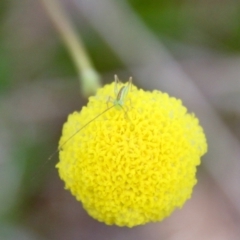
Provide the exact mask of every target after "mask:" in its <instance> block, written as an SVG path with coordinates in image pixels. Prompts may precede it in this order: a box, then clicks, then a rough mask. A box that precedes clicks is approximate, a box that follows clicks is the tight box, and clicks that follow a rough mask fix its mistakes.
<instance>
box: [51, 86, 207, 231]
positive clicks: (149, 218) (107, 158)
mask: <svg viewBox="0 0 240 240" xmlns="http://www.w3.org/2000/svg"><path fill="white" fill-rule="evenodd" d="M116 84H117V85H120V86H118V89H120V87H123V86H127V89H128V90H129V91H128V93H127V95H126V96H125V97H124V98H123V99H122V100H123V106H122V107H115V106H113V104H114V101H113V100H107V99H109V96H110V97H111V98H112V99H116V96H115V94H114V89H116ZM111 106H113V107H111ZM107 108H109V110H107V111H105V110H106V109H107ZM104 111H105V112H104ZM102 112H104V113H102ZM101 113H102V114H101ZM93 119H94V120H93ZM59 151H60V153H59V155H60V161H59V163H58V164H57V166H56V167H57V168H58V171H59V175H60V178H61V179H62V180H63V181H64V182H65V188H66V189H68V190H70V191H71V193H72V194H73V195H74V196H75V197H76V199H77V200H79V201H81V202H82V204H83V207H84V208H85V209H86V211H87V212H88V213H89V215H91V216H92V217H93V218H95V219H97V220H98V221H101V222H105V223H106V224H108V225H112V224H116V225H118V226H128V227H133V226H136V225H141V224H145V223H147V222H156V221H161V220H162V219H164V218H165V217H167V216H169V215H170V214H171V213H172V212H173V211H174V209H176V208H181V207H182V206H183V204H184V203H185V202H186V200H187V199H189V198H190V197H191V194H192V189H193V187H194V185H195V184H196V182H197V180H196V176H195V175H196V167H197V166H198V165H199V164H200V157H201V156H202V155H204V154H205V153H206V151H207V143H206V138H205V134H204V132H203V129H202V127H201V126H200V125H199V121H198V119H197V118H196V117H195V116H194V114H189V113H187V109H186V108H185V107H184V106H183V105H182V102H181V100H179V99H176V98H174V97H170V96H169V95H168V94H167V93H162V92H160V91H156V90H155V91H153V92H149V91H144V90H142V89H138V88H137V87H135V86H134V85H132V86H129V85H126V84H122V83H116V82H115V83H112V84H109V85H105V86H104V87H103V88H100V89H99V90H98V92H97V94H96V95H95V96H93V97H90V98H89V102H88V104H87V106H86V107H83V108H82V110H81V111H80V112H74V113H72V114H70V115H69V117H68V120H67V122H66V123H65V124H64V126H63V132H62V137H61V139H60V142H59Z"/></svg>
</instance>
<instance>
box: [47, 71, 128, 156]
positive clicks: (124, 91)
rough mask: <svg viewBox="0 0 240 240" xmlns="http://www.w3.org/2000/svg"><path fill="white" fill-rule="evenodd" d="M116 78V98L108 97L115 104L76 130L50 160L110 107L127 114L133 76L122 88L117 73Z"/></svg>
mask: <svg viewBox="0 0 240 240" xmlns="http://www.w3.org/2000/svg"><path fill="white" fill-rule="evenodd" d="M114 80H115V86H114V93H115V96H116V98H115V99H114V98H112V97H110V96H109V97H108V100H107V105H108V103H109V102H111V103H112V104H113V105H112V106H110V107H108V108H107V109H105V110H104V111H103V112H101V113H99V114H98V115H97V116H96V117H94V118H93V119H91V120H90V121H88V122H87V123H86V124H84V125H83V126H82V127H81V128H79V129H78V130H77V131H75V132H74V133H73V134H72V135H71V136H70V137H69V138H68V139H67V140H66V141H65V142H63V143H62V144H61V145H60V146H59V148H58V149H56V151H55V152H54V153H53V154H52V155H51V156H50V157H49V158H48V160H51V159H52V158H53V156H54V155H55V154H56V153H58V152H59V150H60V149H61V148H62V147H63V146H64V145H65V144H66V143H67V142H68V141H70V140H71V139H72V138H73V137H74V136H75V135H76V134H78V133H79V132H80V131H81V130H83V129H84V128H85V127H87V126H88V125H89V124H91V123H92V122H93V121H95V120H96V119H97V118H99V117H100V116H102V115H103V114H104V113H106V112H107V111H109V110H110V109H112V108H114V107H116V108H121V109H122V110H123V111H124V113H125V114H127V112H126V110H125V109H124V104H125V101H126V97H127V95H128V93H129V91H130V89H131V86H132V77H130V78H129V80H128V83H127V85H124V86H122V87H121V88H120V89H118V84H119V83H120V80H119V79H118V77H117V75H115V76H114Z"/></svg>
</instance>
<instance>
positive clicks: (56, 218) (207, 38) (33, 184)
mask: <svg viewBox="0 0 240 240" xmlns="http://www.w3.org/2000/svg"><path fill="white" fill-rule="evenodd" d="M49 2H51V1H50V0H49ZM61 3H62V5H63V8H64V9H65V10H66V12H67V14H68V15H69V17H70V19H71V21H72V22H73V24H74V25H75V30H76V33H77V34H81V37H82V40H83V42H84V44H85V47H86V49H87V51H88V53H89V55H90V59H91V61H92V63H93V64H94V66H95V68H96V70H97V71H98V73H99V74H100V76H101V81H102V84H105V83H107V82H111V81H112V80H113V75H114V74H118V76H119V78H120V79H122V80H123V81H125V80H127V79H128V78H129V76H133V81H134V84H135V85H137V86H139V87H141V88H144V89H146V90H153V89H158V90H160V91H163V92H168V93H169V94H171V95H173V96H176V97H179V98H181V99H182V100H183V103H184V105H186V106H187V107H188V108H189V110H190V111H191V112H194V113H195V114H196V115H197V116H198V117H199V119H200V122H201V124H202V126H203V127H204V129H205V132H206V135H207V139H208V144H209V151H208V153H207V154H206V156H204V157H203V159H202V162H203V164H202V165H201V166H200V167H199V169H198V170H199V171H198V184H197V186H196V187H195V189H194V193H193V197H192V199H191V200H189V201H188V202H187V203H186V204H185V206H184V207H183V208H182V209H181V210H176V211H175V212H174V214H173V215H172V216H170V217H169V218H167V219H165V220H164V221H163V222H160V223H150V224H147V225H145V226H139V227H135V228H132V229H128V228H119V227H115V226H106V225H104V224H103V223H99V222H97V221H95V220H93V219H91V218H90V217H89V216H88V215H87V213H86V212H85V211H84V210H83V209H82V206H81V204H80V203H78V202H77V201H76V200H75V198H74V197H72V196H71V195H70V193H69V192H67V191H65V190H64V186H63V182H61V180H60V179H59V177H58V174H57V171H56V169H55V164H56V162H57V161H58V156H57V155H56V156H55V157H53V158H52V159H51V161H47V159H48V157H49V156H50V155H51V154H52V152H54V151H55V150H56V148H57V146H58V140H59V137H60V135H61V128H62V125H63V123H64V122H65V121H66V118H67V115H68V114H69V113H71V112H73V111H75V110H77V111H79V110H80V109H81V107H82V106H83V105H85V104H86V102H87V98H86V97H84V96H83V95H82V92H81V89H82V85H81V84H79V79H78V72H77V70H76V67H75V65H74V63H73V61H72V58H71V56H70V54H69V52H68V50H67V48H66V46H65V44H64V42H63V41H62V38H61V36H60V35H59V32H58V31H57V29H56V27H55V25H54V24H53V22H52V21H51V18H50V17H49V14H48V13H47V11H46V9H45V8H44V5H43V2H42V1H41V0H39V1H31V0H22V1H14V0H1V2H0V114H1V117H0V239H3V240H11V239H12V240H15V239H17V240H21V239H23V240H28V239H52V240H54V239H58V240H64V239H71V240H75V239H76V240H77V239H81V240H85V239H86V240H87V239H90V240H92V239H94V240H105V239H106V240H107V239H110V240H111V239H112V240H115V239H116V240H123V239H124V240H126V239H127V240H132V239H140V240H141V239H148V240H158V239H159V240H163V239H164V240H165V239H166V240H172V239H178V240H181V239H184V240H186V239H197V240H198V239H199V240H200V239H218V240H219V239H220V240H221V239H228V240H232V239H236V240H237V239H240V233H239V226H240V187H239V184H240V143H239V139H240V2H239V1H237V0H211V1H210V0H208V1H207V0H201V1H200V0H195V1H193V0H185V1H184V0H182V1H179V0H178V1H177V0H172V1H159V0H152V1H144V0H128V1H127V0H126V1H117V0H112V1H111V0H98V1H94V0H61Z"/></svg>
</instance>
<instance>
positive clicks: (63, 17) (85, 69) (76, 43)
mask: <svg viewBox="0 0 240 240" xmlns="http://www.w3.org/2000/svg"><path fill="white" fill-rule="evenodd" d="M42 2H43V4H44V6H45V8H46V10H47V12H48V14H49V16H50V17H51V19H52V21H53V23H54V25H55V27H56V28H57V29H58V31H59V33H60V34H61V37H62V39H63V41H64V42H65V44H66V46H67V48H68V50H69V52H70V54H71V56H72V58H73V61H74V63H75V65H76V68H77V71H78V74H79V77H80V80H81V81H82V82H81V83H80V85H81V86H82V93H83V94H84V95H85V96H87V95H89V94H90V93H93V92H95V91H96V89H97V88H98V87H99V85H100V77H99V75H98V73H97V71H96V70H95V69H94V67H93V65H92V63H91V60H90V58H89V57H88V54H87V51H86V50H85V47H84V44H83V42H82V40H81V38H80V35H77V34H76V30H75V28H74V26H73V24H72V23H71V21H70V19H69V18H68V16H67V14H66V12H65V11H64V9H63V8H62V6H61V5H60V3H59V1H58V0H42Z"/></svg>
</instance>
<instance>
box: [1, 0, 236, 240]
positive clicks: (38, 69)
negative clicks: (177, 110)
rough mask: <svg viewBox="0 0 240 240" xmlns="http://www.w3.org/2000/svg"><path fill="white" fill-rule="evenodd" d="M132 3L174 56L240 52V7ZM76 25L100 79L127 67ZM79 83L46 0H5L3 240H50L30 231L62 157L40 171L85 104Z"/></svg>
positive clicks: (225, 3) (225, 1)
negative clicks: (193, 50)
mask: <svg viewBox="0 0 240 240" xmlns="http://www.w3.org/2000/svg"><path fill="white" fill-rule="evenodd" d="M128 2H129V3H130V4H131V6H132V8H133V9H134V10H135V11H136V13H137V14H139V15H140V16H141V18H142V19H143V21H144V22H145V24H146V25H147V26H148V28H149V29H151V30H152V31H153V32H154V33H155V34H156V36H157V37H158V38H159V39H160V40H161V41H163V42H164V44H166V46H167V47H168V48H169V49H170V50H171V51H172V53H173V54H175V52H174V51H175V50H176V46H174V47H173V45H174V44H180V45H185V46H189V47H193V46H194V47H199V48H205V49H208V50H209V51H215V52H218V53H223V54H226V55H231V54H233V55H237V54H239V51H240V24H239V23H240V2H239V1H233V0H230V1H229V0H222V1H221V0H219V1H207V0H205V1H200V0H199V1H179V0H174V1H173V0H171V1H159V0H153V1H150V2H149V1H144V0H129V1H128ZM75 24H76V25H77V26H78V27H79V32H81V35H82V37H83V40H84V43H85V44H86V48H87V50H88V51H89V55H90V57H91V59H92V61H93V63H94V65H95V67H96V69H97V70H98V71H99V72H100V74H101V75H108V74H109V75H113V73H115V72H116V71H117V70H119V69H123V68H124V67H123V66H124V65H123V63H122V62H121V61H120V60H119V58H118V56H116V55H115V54H114V53H113V51H112V50H111V49H110V47H109V46H108V45H107V44H106V43H105V42H104V40H103V39H102V38H101V37H100V36H99V35H98V34H97V33H96V32H95V31H94V30H93V29H92V28H91V27H90V26H89V25H88V23H87V22H84V23H81V24H78V23H75ZM109 34H111V33H109ZM177 47H178V45H177ZM182 57H184V53H183V55H182ZM76 79H77V73H76V69H75V67H74V65H73V63H72V60H71V58H70V56H69V54H68V52H67V50H66V47H65V46H64V45H63V43H62V41H61V39H60V38H59V35H58V33H57V31H56V30H55V29H54V27H53V25H52V23H51V21H50V20H49V19H48V17H47V15H46V13H45V12H44V9H43V8H42V6H41V4H40V2H39V1H30V0H24V1H14V0H1V3H0V111H1V120H0V132H1V136H0V159H1V169H0V174H1V178H0V180H1V181H0V185H1V186H0V192H1V193H0V201H1V202H0V204H1V207H0V209H1V211H0V214H1V216H0V225H1V227H0V239H4V240H8V239H41V238H42V237H43V239H45V238H44V237H46V239H48V238H47V233H40V232H38V233H36V232H34V231H35V230H36V229H37V230H38V231H40V230H39V229H41V228H38V227H36V228H35V230H34V227H33V228H31V227H30V225H31V224H29V222H31V219H32V217H31V216H30V215H31V214H32V212H34V207H35V205H36V202H34V201H35V199H36V198H37V196H38V195H39V196H40V195H41V194H43V192H44V190H43V189H44V187H45V186H46V182H49V181H51V179H52V177H51V176H52V174H48V173H49V172H50V173H52V172H53V171H55V169H54V167H53V166H54V161H55V160H56V159H55V160H53V161H52V162H51V163H47V164H46V165H45V166H44V169H42V168H41V167H40V166H42V165H43V163H44V162H45V161H46V160H47V158H48V156H49V155H50V153H51V152H53V151H54V149H55V148H56V146H57V141H58V137H59V135H60V131H61V125H62V123H63V122H64V119H65V118H66V116H67V114H68V112H70V111H73V110H74V109H80V108H81V105H82V104H84V103H85V101H86V100H83V99H81V96H79V95H78V94H79V91H78V89H79V86H78V81H76ZM48 108H49V109H48ZM56 158H57V157H56ZM40 170H41V171H40ZM39 171H40V172H39ZM34 176H35V177H34ZM54 176H55V175H54ZM43 195H44V194H43ZM44 204H46V203H43V205H44ZM47 204H48V203H47ZM41 207H44V206H41ZM38 234H39V235H38Z"/></svg>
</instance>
